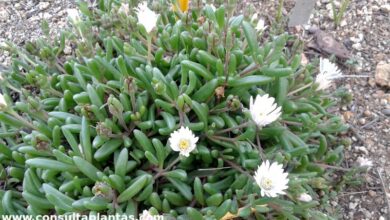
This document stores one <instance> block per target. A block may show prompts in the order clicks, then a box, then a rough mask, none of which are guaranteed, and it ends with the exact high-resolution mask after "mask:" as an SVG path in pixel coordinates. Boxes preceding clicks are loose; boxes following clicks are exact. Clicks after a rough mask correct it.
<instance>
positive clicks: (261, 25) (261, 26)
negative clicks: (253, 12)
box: [255, 18, 268, 32]
mask: <svg viewBox="0 0 390 220" xmlns="http://www.w3.org/2000/svg"><path fill="white" fill-rule="evenodd" d="M267 27H268V26H266V25H265V21H264V19H262V18H260V19H259V21H258V22H257V25H256V27H255V29H256V30H257V31H260V32H261V31H264V30H265V29H267Z"/></svg>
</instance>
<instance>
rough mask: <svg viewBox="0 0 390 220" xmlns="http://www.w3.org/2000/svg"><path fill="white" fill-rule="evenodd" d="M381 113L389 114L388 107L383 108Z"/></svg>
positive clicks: (389, 109)
mask: <svg viewBox="0 0 390 220" xmlns="http://www.w3.org/2000/svg"><path fill="white" fill-rule="evenodd" d="M382 113H383V114H385V115H386V116H390V108H386V109H383V110H382Z"/></svg>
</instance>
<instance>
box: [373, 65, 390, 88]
mask: <svg viewBox="0 0 390 220" xmlns="http://www.w3.org/2000/svg"><path fill="white" fill-rule="evenodd" d="M375 82H376V83H377V84H378V85H380V86H387V87H390V64H389V63H383V62H380V63H378V65H377V66H376V70H375Z"/></svg>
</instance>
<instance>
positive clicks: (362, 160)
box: [357, 157, 372, 168]
mask: <svg viewBox="0 0 390 220" xmlns="http://www.w3.org/2000/svg"><path fill="white" fill-rule="evenodd" d="M357 162H358V165H359V166H360V167H367V168H370V167H372V161H371V160H369V159H367V158H364V157H358V159H357Z"/></svg>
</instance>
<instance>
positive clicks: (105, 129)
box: [96, 122, 112, 137]
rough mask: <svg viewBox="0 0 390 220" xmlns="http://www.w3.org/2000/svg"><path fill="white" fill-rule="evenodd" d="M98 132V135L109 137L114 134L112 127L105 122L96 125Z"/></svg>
mask: <svg viewBox="0 0 390 220" xmlns="http://www.w3.org/2000/svg"><path fill="white" fill-rule="evenodd" d="M96 132H97V134H98V135H100V136H103V137H108V136H110V135H112V129H111V127H109V126H107V124H106V123H105V122H98V123H97V125H96Z"/></svg>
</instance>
